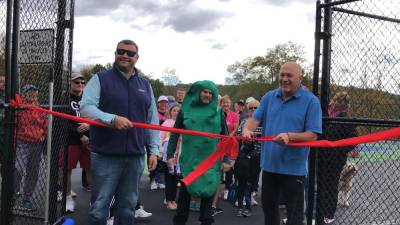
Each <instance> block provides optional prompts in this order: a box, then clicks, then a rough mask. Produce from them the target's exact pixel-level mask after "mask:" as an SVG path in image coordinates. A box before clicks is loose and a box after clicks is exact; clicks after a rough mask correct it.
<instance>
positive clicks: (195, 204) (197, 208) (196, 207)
mask: <svg viewBox="0 0 400 225" xmlns="http://www.w3.org/2000/svg"><path fill="white" fill-rule="evenodd" d="M189 209H190V211H193V212H199V211H200V202H197V201H190V206H189Z"/></svg>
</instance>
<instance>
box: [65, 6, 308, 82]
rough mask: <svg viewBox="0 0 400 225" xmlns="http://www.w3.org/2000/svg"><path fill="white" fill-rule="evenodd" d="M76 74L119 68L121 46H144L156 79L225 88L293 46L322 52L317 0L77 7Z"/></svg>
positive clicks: (143, 63)
mask: <svg viewBox="0 0 400 225" xmlns="http://www.w3.org/2000/svg"><path fill="white" fill-rule="evenodd" d="M75 7H76V8H75V30H74V53H73V54H74V55H73V66H74V67H75V68H79V67H81V66H82V65H87V64H96V63H101V64H105V63H108V62H110V63H112V62H113V61H114V51H115V48H116V44H117V42H118V41H120V40H121V39H132V40H134V41H135V42H137V44H138V45H139V55H140V58H139V61H138V63H137V65H136V66H137V67H138V68H140V69H141V70H142V71H143V72H145V73H146V74H149V73H152V74H153V78H161V76H162V72H163V71H164V69H165V68H175V69H176V74H177V75H178V76H179V78H180V79H181V80H182V81H183V82H184V83H189V82H194V81H196V80H203V79H208V80H212V81H214V82H216V83H219V84H222V83H224V81H225V77H226V76H227V74H228V73H227V71H226V69H227V67H228V65H230V64H233V63H234V62H236V61H242V60H243V59H244V58H246V57H254V56H258V55H264V54H265V52H266V50H267V49H268V48H271V47H274V46H275V45H277V44H280V43H284V42H287V41H293V42H295V43H299V44H303V45H304V46H305V47H306V48H305V50H306V54H307V59H308V60H309V62H311V61H312V54H313V51H314V27H315V23H314V21H315V15H314V14H315V1H314V0H113V1H110V0H76V1H75Z"/></svg>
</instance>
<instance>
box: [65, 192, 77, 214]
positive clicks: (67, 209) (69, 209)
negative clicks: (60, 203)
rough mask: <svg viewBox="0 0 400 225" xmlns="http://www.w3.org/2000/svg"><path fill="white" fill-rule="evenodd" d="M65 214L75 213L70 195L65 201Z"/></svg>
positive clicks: (73, 202)
mask: <svg viewBox="0 0 400 225" xmlns="http://www.w3.org/2000/svg"><path fill="white" fill-rule="evenodd" d="M65 212H67V213H73V212H75V201H74V199H72V196H71V195H68V196H67V199H66V202H65Z"/></svg>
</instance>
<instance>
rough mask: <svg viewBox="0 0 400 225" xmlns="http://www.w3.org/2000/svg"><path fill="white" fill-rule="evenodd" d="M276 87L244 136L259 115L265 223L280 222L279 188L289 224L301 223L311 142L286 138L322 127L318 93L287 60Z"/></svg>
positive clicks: (312, 135)
mask: <svg viewBox="0 0 400 225" xmlns="http://www.w3.org/2000/svg"><path fill="white" fill-rule="evenodd" d="M278 81H279V86H280V87H279V88H277V89H275V90H272V91H269V92H267V93H266V94H265V95H264V96H263V97H262V99H261V104H260V105H259V106H258V108H257V109H256V111H255V112H254V114H253V117H252V118H250V119H249V120H248V121H247V122H246V124H245V125H244V128H243V132H242V134H243V136H245V137H251V136H253V131H254V130H255V129H256V128H257V127H258V126H259V124H260V123H261V121H262V127H263V128H264V129H263V133H262V134H263V136H275V139H274V141H273V142H263V145H262V151H261V168H262V170H263V174H262V194H261V196H262V199H261V200H262V206H263V211H264V220H265V225H279V224H280V216H279V196H280V195H279V194H278V193H280V192H281V193H282V196H285V203H286V210H287V223H286V224H288V225H298V224H303V217H304V215H303V212H304V210H303V207H304V206H303V204H296V203H299V202H300V203H303V202H304V180H305V176H306V175H307V165H308V154H309V151H310V148H309V147H290V146H288V145H287V144H288V143H289V142H302V141H313V140H316V139H317V137H318V134H321V133H322V112H321V105H320V103H319V101H318V98H317V97H315V96H314V95H313V94H312V93H311V92H310V91H308V90H306V89H305V87H304V86H303V85H302V84H301V83H302V81H303V72H302V69H301V67H300V65H299V64H297V63H295V62H287V63H285V64H283V66H282V67H281V69H280V72H279V78H278Z"/></svg>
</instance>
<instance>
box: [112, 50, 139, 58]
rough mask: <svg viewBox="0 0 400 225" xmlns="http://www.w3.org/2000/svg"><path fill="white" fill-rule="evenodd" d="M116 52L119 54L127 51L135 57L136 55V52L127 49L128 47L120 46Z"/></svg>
mask: <svg viewBox="0 0 400 225" xmlns="http://www.w3.org/2000/svg"><path fill="white" fill-rule="evenodd" d="M116 53H117V54H118V55H125V53H126V54H127V55H128V56H129V57H133V56H135V55H136V52H134V51H130V50H126V49H122V48H118V49H117V51H116Z"/></svg>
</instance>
